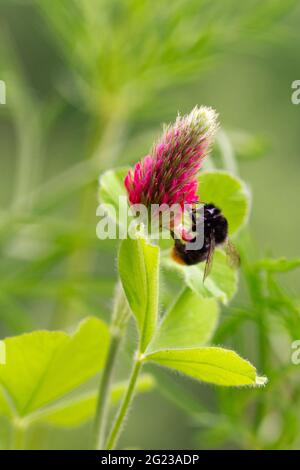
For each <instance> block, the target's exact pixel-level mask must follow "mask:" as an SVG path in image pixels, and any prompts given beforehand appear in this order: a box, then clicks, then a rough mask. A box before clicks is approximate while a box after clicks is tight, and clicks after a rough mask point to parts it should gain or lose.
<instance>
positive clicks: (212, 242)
mask: <svg viewBox="0 0 300 470" xmlns="http://www.w3.org/2000/svg"><path fill="white" fill-rule="evenodd" d="M215 247H216V242H215V238H214V236H213V235H211V237H210V247H209V252H208V255H207V258H206V263H205V268H204V274H203V283H204V281H205V279H206V278H207V276H208V275H209V274H210V272H211V268H212V263H213V257H214V251H215Z"/></svg>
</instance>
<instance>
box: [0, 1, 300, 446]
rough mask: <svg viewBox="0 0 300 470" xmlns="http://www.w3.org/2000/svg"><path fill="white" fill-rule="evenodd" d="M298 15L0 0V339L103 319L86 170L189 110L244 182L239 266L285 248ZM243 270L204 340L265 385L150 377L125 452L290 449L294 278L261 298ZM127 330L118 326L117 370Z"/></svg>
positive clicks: (281, 4)
mask: <svg viewBox="0 0 300 470" xmlns="http://www.w3.org/2000/svg"><path fill="white" fill-rule="evenodd" d="M299 21H300V5H299V2H297V1H292V0H287V1H283V0H281V1H278V0H265V1H264V2H261V1H259V0H258V1H255V0H246V1H244V2H240V1H238V0H225V1H223V2H219V1H208V0H190V1H183V0H173V1H172V2H169V1H166V0H161V1H158V0H152V1H150V0H27V1H26V0H23V1H21V0H19V1H17V0H0V80H4V81H5V83H6V87H7V104H6V105H1V106H0V150H1V159H0V178H1V185H0V198H1V206H0V211H1V212H0V244H1V246H0V249H1V264H0V337H4V336H7V335H15V334H19V333H22V332H25V331H31V330H35V329H39V328H47V329H56V328H66V329H68V328H70V327H72V326H73V325H74V324H75V323H76V322H77V321H78V320H79V319H81V318H83V317H85V316H87V315H96V316H99V317H101V318H104V319H105V320H107V321H109V318H110V311H111V302H112V300H111V299H112V294H113V289H114V284H115V280H116V269H115V258H116V249H117V243H115V242H112V241H110V242H103V241H102V242H100V241H99V240H97V238H96V234H95V228H96V223H97V218H96V207H97V179H98V176H99V174H100V173H101V172H102V171H103V170H104V169H106V168H110V167H115V166H120V165H126V164H133V163H134V162H135V161H136V160H138V159H139V158H141V157H142V156H144V155H145V154H146V153H147V152H148V150H149V148H150V147H151V144H152V141H153V139H154V138H156V137H157V135H158V134H159V131H160V129H161V123H163V122H169V121H172V120H173V119H174V117H175V116H176V114H177V112H178V111H180V112H182V113H185V112H188V111H189V110H191V109H192V108H193V107H194V106H195V105H196V104H199V105H201V104H206V105H209V106H213V107H215V108H216V109H217V111H218V112H219V114H220V122H221V125H222V129H223V132H222V134H221V135H220V138H219V141H218V144H217V145H216V147H215V149H214V150H213V154H212V157H211V158H210V159H209V161H207V167H211V166H217V167H225V168H226V169H228V170H230V171H234V172H237V173H239V175H240V176H241V177H242V178H243V179H244V180H245V181H246V182H247V183H248V184H249V186H250V188H251V191H252V195H253V207H252V214H251V219H250V224H249V231H247V232H245V233H243V234H242V236H241V240H239V241H238V242H237V243H238V244H240V246H241V250H242V251H243V252H244V254H245V256H246V258H247V256H248V257H249V259H250V265H251V261H254V260H255V259H258V258H259V257H262V256H266V255H267V256H274V257H276V258H278V257H281V256H287V257H294V258H295V257H297V256H299V254H298V253H299V243H298V230H299V228H300V222H299V204H300V194H299V189H298V185H299V171H300V161H299V154H298V152H299V116H300V105H299V106H296V105H293V104H292V103H291V93H292V90H291V84H292V82H293V81H294V80H296V79H299V78H300V62H299V41H300V30H299ZM224 155H225V156H224ZM222 156H223V158H222ZM250 240H251V241H250ZM249 273H250V274H249ZM252 275H253V272H252V271H251V269H250V270H248V271H247V270H246V271H245V272H242V280H241V292H240V294H239V296H238V298H237V299H236V300H235V302H234V304H233V309H232V310H231V311H229V309H226V311H224V314H223V316H222V321H221V325H220V331H218V332H217V334H216V338H215V343H216V344H227V345H229V346H232V347H235V346H236V345H238V350H239V352H240V353H241V355H242V356H244V357H248V358H249V359H250V360H252V362H254V363H255V364H257V366H258V368H259V370H260V371H261V372H263V373H264V374H266V375H268V376H269V377H271V378H273V377H274V380H273V381H271V383H270V385H269V386H268V387H267V388H266V389H264V390H263V391H249V390H246V391H241V390H234V391H229V390H221V391H217V390H216V389H214V388H213V387H208V386H203V385H197V384H195V383H193V382H190V381H188V380H187V379H183V378H180V377H176V376H175V377H174V376H172V375H169V374H167V373H165V372H161V373H160V375H161V376H160V378H159V380H160V382H161V384H162V386H161V388H160V390H155V391H154V392H151V393H150V394H146V395H144V396H142V397H138V398H137V400H136V402H135V405H134V407H133V411H132V413H131V416H130V419H129V421H128V423H127V428H126V432H125V433H124V436H123V438H122V441H121V445H122V446H123V447H133V446H134V447H141V448H148V449H149V448H157V449H159V448H170V449H171V448H173V449H184V448H198V447H200V448H279V449H280V448H299V445H300V427H299V425H298V422H300V414H299V399H300V397H299V395H300V393H299V379H298V376H299V371H300V369H299V366H298V369H297V366H293V365H292V366H291V364H290V354H291V342H292V341H293V340H295V339H300V328H299V307H300V301H299V300H300V297H299V288H298V285H299V280H300V277H299V272H297V271H293V272H290V273H287V274H285V275H284V276H281V275H280V277H279V281H278V280H277V277H276V281H274V282H273V279H269V278H268V289H269V291H268V294H266V295H265V294H264V293H261V296H260V297H259V299H258V300H257V298H256V297H255V295H254V296H252V300H251V299H250V300H249V292H248V291H247V282H251V279H252V278H253V276H252ZM251 276H252V278H251ZM250 278H251V279H250ZM249 279H250V281H249ZM252 280H253V279H252ZM253 282H254V283H255V282H256V281H255V280H254V281H253ZM259 282H260V281H259ZM250 291H251V289H250ZM165 295H166V297H168V295H169V296H170V295H171V293H170V292H169V293H168V292H166V293H165ZM250 297H251V295H250ZM266 299H267V300H266ZM274 299H276V305H275V300H274ZM279 299H280V301H279ZM244 305H250V307H247V308H244ZM241 306H242V307H243V308H242V307H241ZM281 308H282V310H281ZM234 309H236V310H234ZM248 310H251V311H252V313H253V318H254V321H252V320H253V318H252V319H250V320H249V318H248V317H247V315H246V314H245V315H244V314H243V312H244V311H248ZM235 311H236V312H240V311H241V314H240V315H237V316H234V315H233V313H232V312H235ZM248 313H249V312H248ZM232 317H234V318H233V321H231V319H232ZM281 318H284V321H281ZM262 319H263V320H262ZM297 334H298V336H297ZM134 341H135V330H134V327H133V326H131V328H130V331H129V334H128V340H127V342H126V344H125V345H124V353H123V363H122V364H121V365H120V367H119V371H118V375H119V376H120V377H122V378H124V377H126V375H127V371H128V366H129V364H130V353H131V351H132V348H133V346H134ZM149 370H150V369H149ZM254 409H255V412H254V411H253V410H254ZM89 435H90V425H86V426H85V427H83V428H80V429H77V430H76V429H75V430H69V431H65V432H63V431H61V430H60V431H58V430H55V429H48V428H41V427H39V428H35V429H32V430H31V435H30V446H31V447H32V448H63V449H66V448H86V447H88V445H89ZM6 438H7V436H6V434H5V430H4V428H3V430H2V431H1V437H0V442H1V446H3V447H5V441H6Z"/></svg>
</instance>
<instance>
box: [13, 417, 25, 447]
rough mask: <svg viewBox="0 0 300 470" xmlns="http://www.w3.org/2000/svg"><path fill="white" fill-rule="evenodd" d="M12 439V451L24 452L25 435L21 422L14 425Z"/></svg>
mask: <svg viewBox="0 0 300 470" xmlns="http://www.w3.org/2000/svg"><path fill="white" fill-rule="evenodd" d="M13 431H14V439H13V441H14V442H13V450H24V449H25V434H26V427H25V425H23V423H22V422H19V421H18V422H17V421H16V422H15V423H14V429H13Z"/></svg>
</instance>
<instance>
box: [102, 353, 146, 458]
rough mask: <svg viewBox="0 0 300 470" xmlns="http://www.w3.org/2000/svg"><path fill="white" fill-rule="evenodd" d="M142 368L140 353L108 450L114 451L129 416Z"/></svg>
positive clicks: (113, 428)
mask: <svg viewBox="0 0 300 470" xmlns="http://www.w3.org/2000/svg"><path fill="white" fill-rule="evenodd" d="M141 368H142V359H141V355H140V354H139V353H138V354H136V359H135V361H134V364H133V368H132V372H131V376H130V380H129V384H128V387H127V391H126V394H125V396H124V398H123V401H122V404H121V406H120V409H119V411H118V414H117V417H116V419H115V422H114V424H113V427H112V430H111V432H110V435H109V437H108V440H107V444H106V446H105V448H106V450H113V449H114V448H115V446H116V444H117V441H118V438H119V435H120V432H121V430H122V425H123V423H124V420H125V418H126V416H127V413H128V410H129V407H130V404H131V401H132V399H133V396H134V390H135V386H136V382H137V379H138V376H139V373H140V370H141Z"/></svg>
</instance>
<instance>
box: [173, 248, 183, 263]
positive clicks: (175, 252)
mask: <svg viewBox="0 0 300 470" xmlns="http://www.w3.org/2000/svg"><path fill="white" fill-rule="evenodd" d="M171 258H172V259H173V260H174V261H175V262H176V263H178V264H182V265H183V266H186V263H185V262H184V261H183V259H181V258H180V256H179V255H178V253H177V251H176V248H175V247H173V249H172V252H171Z"/></svg>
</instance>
